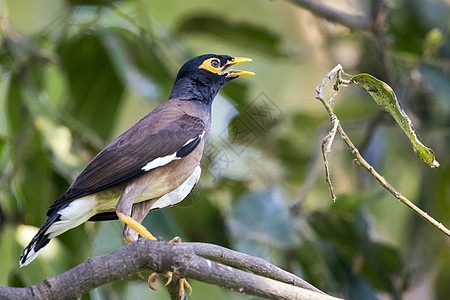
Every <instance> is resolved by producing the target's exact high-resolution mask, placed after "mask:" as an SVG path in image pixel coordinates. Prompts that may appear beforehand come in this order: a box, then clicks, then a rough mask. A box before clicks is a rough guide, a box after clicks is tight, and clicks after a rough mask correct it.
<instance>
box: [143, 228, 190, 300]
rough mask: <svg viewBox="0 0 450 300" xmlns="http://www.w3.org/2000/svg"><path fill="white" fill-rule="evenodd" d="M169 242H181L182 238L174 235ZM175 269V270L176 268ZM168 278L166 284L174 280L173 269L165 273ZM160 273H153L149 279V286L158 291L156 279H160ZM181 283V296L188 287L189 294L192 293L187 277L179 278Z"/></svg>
mask: <svg viewBox="0 0 450 300" xmlns="http://www.w3.org/2000/svg"><path fill="white" fill-rule="evenodd" d="M169 243H181V238H180V237H179V236H176V237H174V238H173V239H171V240H170V241H169ZM174 271H175V270H174ZM165 276H166V277H167V278H168V279H167V282H166V284H165V286H168V285H169V284H170V283H171V282H172V278H173V273H172V272H171V271H168V272H167V273H166V275H165ZM158 277H159V274H158V273H156V272H155V273H152V274H151V275H150V276H149V277H148V280H147V284H148V287H149V288H150V289H152V290H154V291H157V290H158V289H157V288H156V287H155V282H156V279H158ZM179 285H180V291H179V295H180V297H183V295H184V294H185V292H186V289H188V290H189V296H190V295H191V294H192V287H191V285H190V284H189V282H188V281H187V280H186V278H180V279H179Z"/></svg>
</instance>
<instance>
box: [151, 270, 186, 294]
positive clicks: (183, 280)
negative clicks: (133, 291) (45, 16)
mask: <svg viewBox="0 0 450 300" xmlns="http://www.w3.org/2000/svg"><path fill="white" fill-rule="evenodd" d="M166 276H167V278H168V279H167V282H166V284H165V286H168V285H169V284H170V283H171V282H172V278H173V273H172V272H170V271H168V272H167V273H166ZM158 277H159V274H158V273H156V272H155V273H152V274H151V275H150V276H149V277H148V280H147V284H148V287H149V288H150V289H151V290H153V291H157V290H158V289H157V288H156V286H155V282H156V279H158ZM179 284H180V292H179V295H180V297H183V295H184V293H185V291H186V289H188V290H189V296H190V295H191V294H192V287H191V285H190V284H189V282H188V281H187V280H186V278H180V279H179Z"/></svg>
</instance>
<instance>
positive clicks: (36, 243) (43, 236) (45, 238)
mask: <svg viewBox="0 0 450 300" xmlns="http://www.w3.org/2000/svg"><path fill="white" fill-rule="evenodd" d="M60 217H61V215H60V214H58V213H53V214H52V215H51V216H50V217H49V218H48V219H47V221H46V222H45V223H44V226H42V227H41V229H39V231H38V233H37V234H36V235H35V236H34V237H33V239H32V240H31V242H30V243H29V244H28V246H27V247H26V248H25V249H24V250H23V252H22V254H21V255H20V259H19V265H20V267H23V266H26V265H28V264H29V263H31V262H32V261H33V260H34V259H35V258H36V257H37V256H38V255H39V253H40V252H41V251H42V248H44V247H45V246H46V245H47V244H48V243H49V242H50V239H51V238H50V237H49V233H47V231H48V229H49V228H50V226H51V225H52V224H54V223H55V222H58V221H59V219H60Z"/></svg>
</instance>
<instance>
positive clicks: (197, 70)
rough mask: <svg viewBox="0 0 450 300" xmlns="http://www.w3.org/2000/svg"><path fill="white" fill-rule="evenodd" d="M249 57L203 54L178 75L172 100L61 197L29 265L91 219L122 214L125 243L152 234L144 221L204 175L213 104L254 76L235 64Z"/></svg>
mask: <svg viewBox="0 0 450 300" xmlns="http://www.w3.org/2000/svg"><path fill="white" fill-rule="evenodd" d="M248 61H251V59H249V58H243V57H231V56H228V55H215V54H205V55H201V56H198V57H195V58H193V59H191V60H189V61H188V62H186V63H185V64H184V65H183V67H182V68H181V69H180V71H179V72H178V75H177V77H176V79H175V84H174V86H173V89H172V92H171V93H170V96H169V100H168V101H166V102H164V103H162V104H161V105H159V106H158V107H156V108H155V109H154V110H153V111H151V112H150V113H149V114H147V115H146V116H145V117H144V118H143V119H141V120H140V121H139V122H137V123H136V124H135V125H134V126H133V127H131V128H130V129H128V130H127V131H126V132H124V133H123V134H122V135H121V136H119V137H118V138H117V139H116V140H115V141H113V142H112V143H111V144H109V145H108V146H106V148H104V149H103V150H102V151H100V153H98V154H97V155H96V156H95V157H94V158H93V159H92V160H91V161H90V162H89V164H88V165H87V166H86V168H85V169H84V170H83V171H82V172H81V174H80V175H79V176H78V177H77V178H76V179H75V181H74V182H73V183H72V184H71V185H70V187H69V188H68V190H67V191H66V192H65V194H64V195H62V196H61V197H60V198H59V199H58V200H56V201H55V202H54V203H53V204H52V205H51V206H50V208H49V210H48V212H47V216H48V219H47V221H46V222H45V223H44V225H43V226H42V228H40V229H39V231H38V233H37V234H36V235H35V236H34V237H33V239H32V240H31V242H30V244H29V245H28V246H27V247H26V248H25V250H24V251H23V252H22V255H21V256H20V266H21V267H22V266H26V265H28V264H29V263H30V262H31V261H33V260H34V259H35V258H36V256H37V255H38V254H39V252H41V251H42V249H43V248H44V246H45V245H47V244H48V243H49V241H50V239H52V238H54V237H55V236H58V235H60V234H62V233H63V232H65V231H67V230H69V229H71V228H74V227H76V226H78V225H80V224H82V223H84V222H86V221H105V220H114V219H117V218H118V219H120V220H121V221H122V222H124V223H125V228H124V230H123V236H124V238H125V240H126V242H127V243H131V242H133V241H135V240H137V238H138V234H140V235H141V236H143V237H146V238H149V239H153V240H154V239H155V238H154V237H153V235H152V234H151V233H150V232H149V231H148V230H147V229H146V228H145V227H144V226H142V225H141V224H140V223H141V222H142V220H143V219H144V218H145V216H146V215H147V213H148V212H149V211H150V210H155V209H160V208H164V207H167V206H173V205H176V204H178V203H179V202H181V201H182V200H183V199H184V198H185V197H186V196H187V195H188V194H189V193H190V192H191V191H192V189H193V187H194V186H195V184H196V183H197V181H198V180H199V177H200V172H201V170H200V158H201V157H202V153H203V148H204V146H205V141H206V138H207V137H208V134H209V131H210V128H211V105H212V102H213V99H214V98H215V96H216V95H217V93H218V92H219V90H220V89H221V88H222V87H223V86H224V85H225V84H226V83H227V82H229V81H230V80H233V79H235V78H237V77H239V76H243V75H253V74H254V73H251V72H246V71H238V70H232V69H229V67H230V66H232V65H235V64H238V63H241V62H248Z"/></svg>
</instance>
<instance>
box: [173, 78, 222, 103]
mask: <svg viewBox="0 0 450 300" xmlns="http://www.w3.org/2000/svg"><path fill="white" fill-rule="evenodd" d="M226 83H227V80H224V82H220V81H216V82H208V80H207V79H205V78H196V77H182V78H179V79H178V80H177V81H176V82H175V85H174V87H173V89H172V92H171V93H170V96H169V99H174V98H178V99H183V100H197V101H200V102H202V103H203V104H207V105H211V104H212V101H213V100H214V98H215V97H216V95H217V93H218V92H219V91H220V89H221V88H222V87H223V86H224V85H225V84H226Z"/></svg>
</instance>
